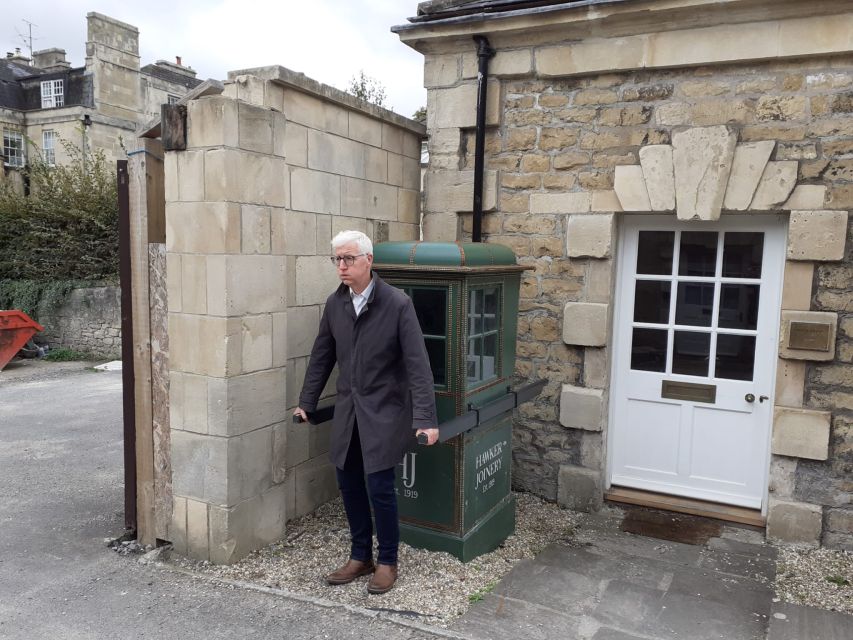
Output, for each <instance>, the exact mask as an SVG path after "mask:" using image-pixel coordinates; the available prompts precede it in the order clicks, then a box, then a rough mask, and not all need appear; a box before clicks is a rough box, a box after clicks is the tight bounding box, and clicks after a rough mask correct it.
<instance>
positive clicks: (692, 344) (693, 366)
mask: <svg viewBox="0 0 853 640" xmlns="http://www.w3.org/2000/svg"><path fill="white" fill-rule="evenodd" d="M710 351H711V334H710V333H696V332H695V331H676V332H675V340H674V342H673V346H672V372H673V373H680V374H682V375H686V376H707V375H708V359H709V354H710Z"/></svg>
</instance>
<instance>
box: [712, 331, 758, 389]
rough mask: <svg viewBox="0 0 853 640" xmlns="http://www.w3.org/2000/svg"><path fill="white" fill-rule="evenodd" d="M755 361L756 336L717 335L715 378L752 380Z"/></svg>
mask: <svg viewBox="0 0 853 640" xmlns="http://www.w3.org/2000/svg"><path fill="white" fill-rule="evenodd" d="M754 363H755V336H730V335H726V334H718V335H717V368H716V372H715V374H714V377H715V378H728V379H729V380H752V369H753V366H754Z"/></svg>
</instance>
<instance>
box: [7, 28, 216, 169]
mask: <svg viewBox="0 0 853 640" xmlns="http://www.w3.org/2000/svg"><path fill="white" fill-rule="evenodd" d="M86 22H87V27H88V37H87V42H86V63H85V66H82V67H72V66H71V63H70V62H69V61H67V60H66V59H65V50H64V49H55V48H54V49H45V50H43V51H36V52H34V53H33V57H32V59H29V58H27V57H25V56H23V55H21V53H20V50H18V51H16V52H15V53H8V54H7V56H6V58H5V59H0V129H2V130H3V149H2V152H3V155H4V165H5V169H6V171H7V172H8V171H13V172H15V171H17V170H19V169H21V168H23V167H24V166H25V165H26V163H27V159H28V158H29V157H30V156H31V155H32V154H40V155H41V157H42V158H43V159H45V160H46V161H47V162H50V163H53V162H59V163H61V162H63V160H64V159H65V158H66V155H67V154H66V152H65V149H64V147H63V145H62V144H61V141H63V140H64V141H68V142H70V143H73V144H74V145H76V146H77V147H79V148H80V149H81V150H82V149H85V150H94V149H99V150H102V151H104V153H105V154H106V156H107V158H108V159H109V160H116V159H120V158H124V157H125V154H126V152H127V151H129V150H132V148H131V149H129V148H128V145H132V144H134V141H135V137H136V133H137V131H138V130H139V129H140V128H141V127H142V126H144V125H145V124H147V123H148V122H149V121H151V120H152V119H153V118H157V117H159V114H160V105H161V104H162V103H164V102H166V103H168V102H176V101H177V100H179V99H180V98H181V97H183V96H184V95H185V94H186V93H187V92H188V91H189V90H190V89H192V88H194V87H196V86H197V85H199V84H201V81H200V80H198V79H196V77H195V75H196V74H195V71H193V70H192V69H191V68H189V67H186V66H183V65H181V64H180V59H178V60H177V64H173V63H171V62H166V61H164V60H158V61H157V62H156V63H155V64H149V65H145V66H142V67H140V58H139V31H138V29H137V28H136V27H134V26H132V25H129V24H125V23H123V22H119V21H118V20H115V19H113V18H110V17H107V16H105V15H101V14H99V13H94V12H93V13H89V14H87V16H86ZM2 173H4V172H0V174H2Z"/></svg>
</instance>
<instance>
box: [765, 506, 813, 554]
mask: <svg viewBox="0 0 853 640" xmlns="http://www.w3.org/2000/svg"><path fill="white" fill-rule="evenodd" d="M822 526H823V508H822V507H821V506H820V505H816V504H807V503H805V502H789V501H787V500H776V499H774V498H770V501H769V504H768V509H767V537H768V538H769V539H771V540H778V541H780V542H790V543H796V544H806V545H809V546H814V547H817V546H819V545H820V534H821V530H822Z"/></svg>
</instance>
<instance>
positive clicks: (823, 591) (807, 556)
mask: <svg viewBox="0 0 853 640" xmlns="http://www.w3.org/2000/svg"><path fill="white" fill-rule="evenodd" d="M775 586H776V597H777V598H779V599H781V600H783V601H784V602H790V603H793V604H801V605H807V606H810V607H818V608H820V609H829V610H830V611H840V612H841V613H849V614H853V554H851V553H848V552H846V551H835V550H832V549H798V548H796V547H780V549H779V558H778V560H777V564H776V584H775Z"/></svg>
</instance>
